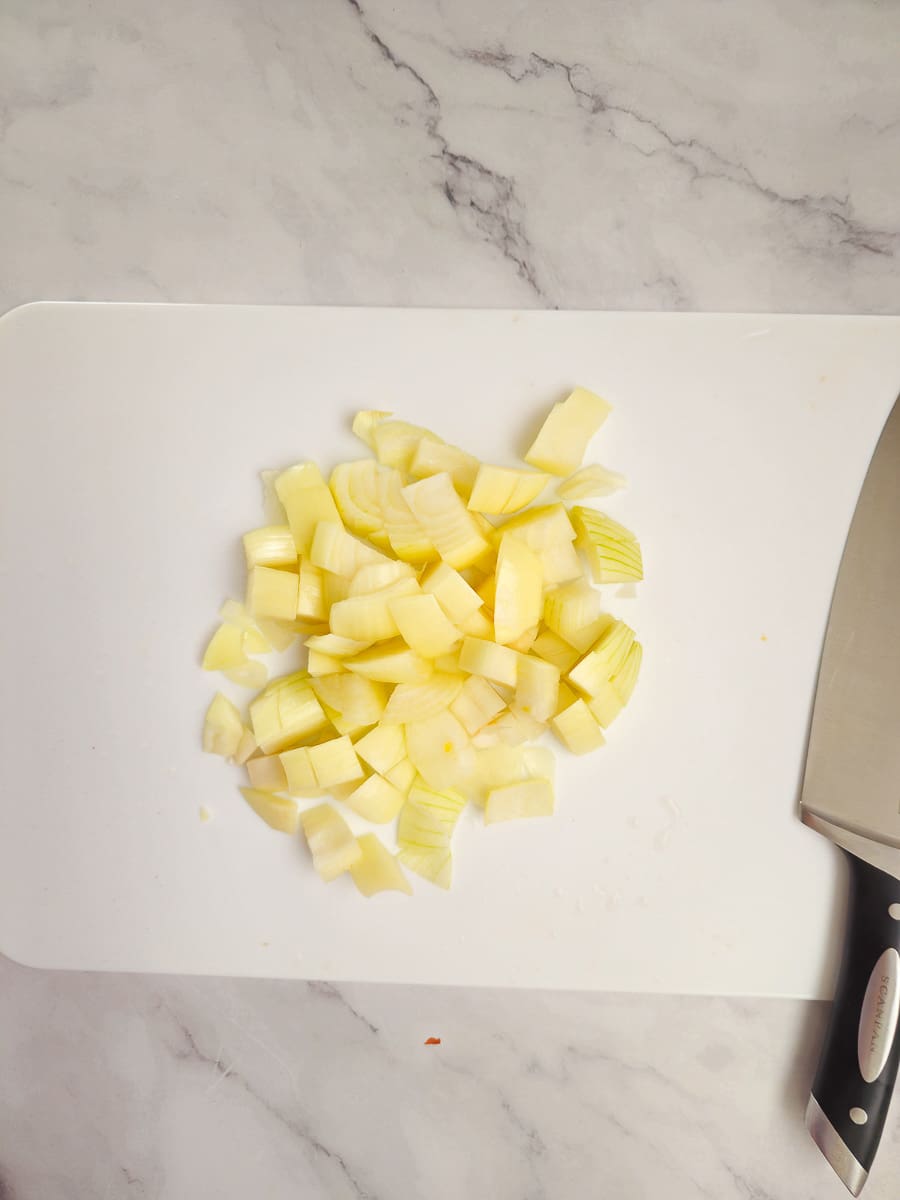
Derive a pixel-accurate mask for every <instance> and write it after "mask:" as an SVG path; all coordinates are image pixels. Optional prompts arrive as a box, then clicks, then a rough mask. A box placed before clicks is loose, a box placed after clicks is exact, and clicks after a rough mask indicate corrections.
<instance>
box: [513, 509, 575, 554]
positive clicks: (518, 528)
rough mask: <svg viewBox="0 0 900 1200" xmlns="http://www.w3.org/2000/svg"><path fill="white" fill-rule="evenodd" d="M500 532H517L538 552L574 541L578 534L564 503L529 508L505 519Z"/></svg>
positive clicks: (518, 535) (523, 540)
mask: <svg viewBox="0 0 900 1200" xmlns="http://www.w3.org/2000/svg"><path fill="white" fill-rule="evenodd" d="M499 533H500V535H501V536H502V535H503V534H505V533H515V535H516V537H517V538H518V539H519V541H520V542H524V543H525V545H526V546H530V547H531V549H532V550H537V551H538V552H541V551H543V550H547V549H550V548H551V547H553V546H557V545H559V543H560V542H574V541H575V538H576V536H577V535H576V533H575V530H574V528H573V527H572V522H571V521H570V520H569V514H568V513H567V512H566V509H565V505H563V504H543V505H541V506H540V507H539V508H529V509H527V510H526V511H525V512H523V513H520V514H519V516H517V517H510V519H509V520H508V521H504V523H503V524H502V525H501V526H500V528H499Z"/></svg>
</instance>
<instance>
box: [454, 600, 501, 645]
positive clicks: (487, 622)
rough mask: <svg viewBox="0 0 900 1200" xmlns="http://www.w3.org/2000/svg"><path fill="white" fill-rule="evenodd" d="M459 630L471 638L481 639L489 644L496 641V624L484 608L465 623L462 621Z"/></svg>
mask: <svg viewBox="0 0 900 1200" xmlns="http://www.w3.org/2000/svg"><path fill="white" fill-rule="evenodd" d="M459 629H460V632H461V633H463V634H466V635H468V636H469V637H475V638H481V639H482V640H483V641H487V642H492V641H493V640H494V622H493V621H492V620H491V614H490V613H489V612H488V611H487V610H486V609H484V608H479V610H478V612H473V613H472V615H471V616H469V617H466V619H465V620H464V621H460V623H459Z"/></svg>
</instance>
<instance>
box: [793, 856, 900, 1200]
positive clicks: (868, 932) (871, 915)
mask: <svg viewBox="0 0 900 1200" xmlns="http://www.w3.org/2000/svg"><path fill="white" fill-rule="evenodd" d="M845 854H846V855H847V860H848V863H849V866H850V891H849V901H848V911H847V929H846V934H845V941H844V954H843V959H842V961H841V968H840V973H839V975H838V980H837V986H836V988H835V993H834V1003H833V1004H832V1008H831V1018H830V1020H829V1023H828V1030H827V1032H826V1034H825V1042H824V1045H823V1047H822V1056H821V1059H820V1062H819V1070H818V1072H817V1074H816V1078H815V1082H814V1083H813V1087H812V1100H811V1102H810V1108H809V1110H808V1112H807V1125H808V1127H809V1129H810V1132H811V1133H812V1134H813V1137H814V1138H815V1139H816V1141H817V1143H818V1144H819V1147H820V1149H821V1150H822V1151H823V1153H824V1154H825V1156H826V1158H827V1159H828V1160H829V1162H830V1163H831V1165H832V1166H833V1167H834V1168H835V1170H836V1171H837V1172H838V1174H839V1175H840V1176H841V1178H842V1179H843V1181H844V1183H845V1184H846V1185H847V1187H848V1188H850V1190H851V1192H852V1193H853V1195H857V1194H858V1193H859V1190H860V1189H861V1188H862V1185H863V1183H865V1180H866V1175H867V1173H868V1171H869V1168H870V1167H871V1165H872V1160H873V1159H874V1157H875V1151H876V1150H877V1149H878V1143H879V1141H880V1140H881V1131H882V1129H883V1128H884V1122H885V1118H886V1117H887V1112H888V1107H889V1105H890V1102H891V1094H892V1092H893V1089H894V1081H895V1079H896V1077H897V1065H898V1062H900V1036H898V1032H897V1029H898V1016H900V880H897V879H895V878H894V877H893V875H889V874H888V873H887V872H885V871H880V870H878V868H877V867H873V866H871V865H870V864H869V863H867V862H864V861H863V860H862V859H860V858H857V857H856V855H854V854H850V853H849V852H848V851H845ZM816 1108H817V1109H818V1111H816ZM823 1118H824V1120H823ZM814 1124H815V1126H816V1127H815V1128H814ZM828 1125H830V1126H831V1130H830V1132H829V1130H828V1128H827V1126H828ZM834 1134H836V1135H837V1138H838V1139H839V1141H840V1142H842V1143H843V1148H842V1147H841V1146H840V1145H839V1144H838V1143H834V1139H833V1137H832V1135H834ZM820 1135H821V1137H820ZM823 1140H825V1141H827V1142H829V1146H828V1147H827V1148H826V1146H825V1145H823ZM829 1151H830V1152H829ZM845 1152H846V1153H845ZM835 1158H837V1159H838V1160H839V1161H835ZM853 1160H855V1162H854V1161H853Z"/></svg>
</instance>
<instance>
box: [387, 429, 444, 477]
mask: <svg viewBox="0 0 900 1200" xmlns="http://www.w3.org/2000/svg"><path fill="white" fill-rule="evenodd" d="M425 436H428V437H432V438H433V437H434V436H435V435H434V434H430V433H429V431H428V430H427V429H423V428H422V426H421V425H410V424H409V422H408V421H378V422H377V423H376V424H375V425H373V427H372V441H373V443H374V445H373V449H374V451H375V457H376V458H377V459H378V461H379V462H380V463H384V465H385V466H386V467H394V468H396V469H397V470H400V471H404V472H408V471H409V466H410V462H411V461H412V456H413V455H414V454H415V452H416V447H417V446H418V444H419V442H420V440H421V439H422V438H423V437H425ZM437 440H440V439H437Z"/></svg>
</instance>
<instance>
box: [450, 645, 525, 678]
mask: <svg viewBox="0 0 900 1200" xmlns="http://www.w3.org/2000/svg"><path fill="white" fill-rule="evenodd" d="M459 665H460V667H461V668H462V670H463V671H467V672H468V673H469V674H470V675H483V676H484V677H485V679H490V680H492V681H493V682H494V683H505V684H506V685H507V687H515V686H516V677H517V675H518V669H519V655H518V654H517V653H516V651H515V650H510V648H509V646H501V645H498V643H496V642H488V641H484V640H483V639H482V638H475V637H467V638H465V639H464V641H463V644H462V650H461V651H460V655H459Z"/></svg>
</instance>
